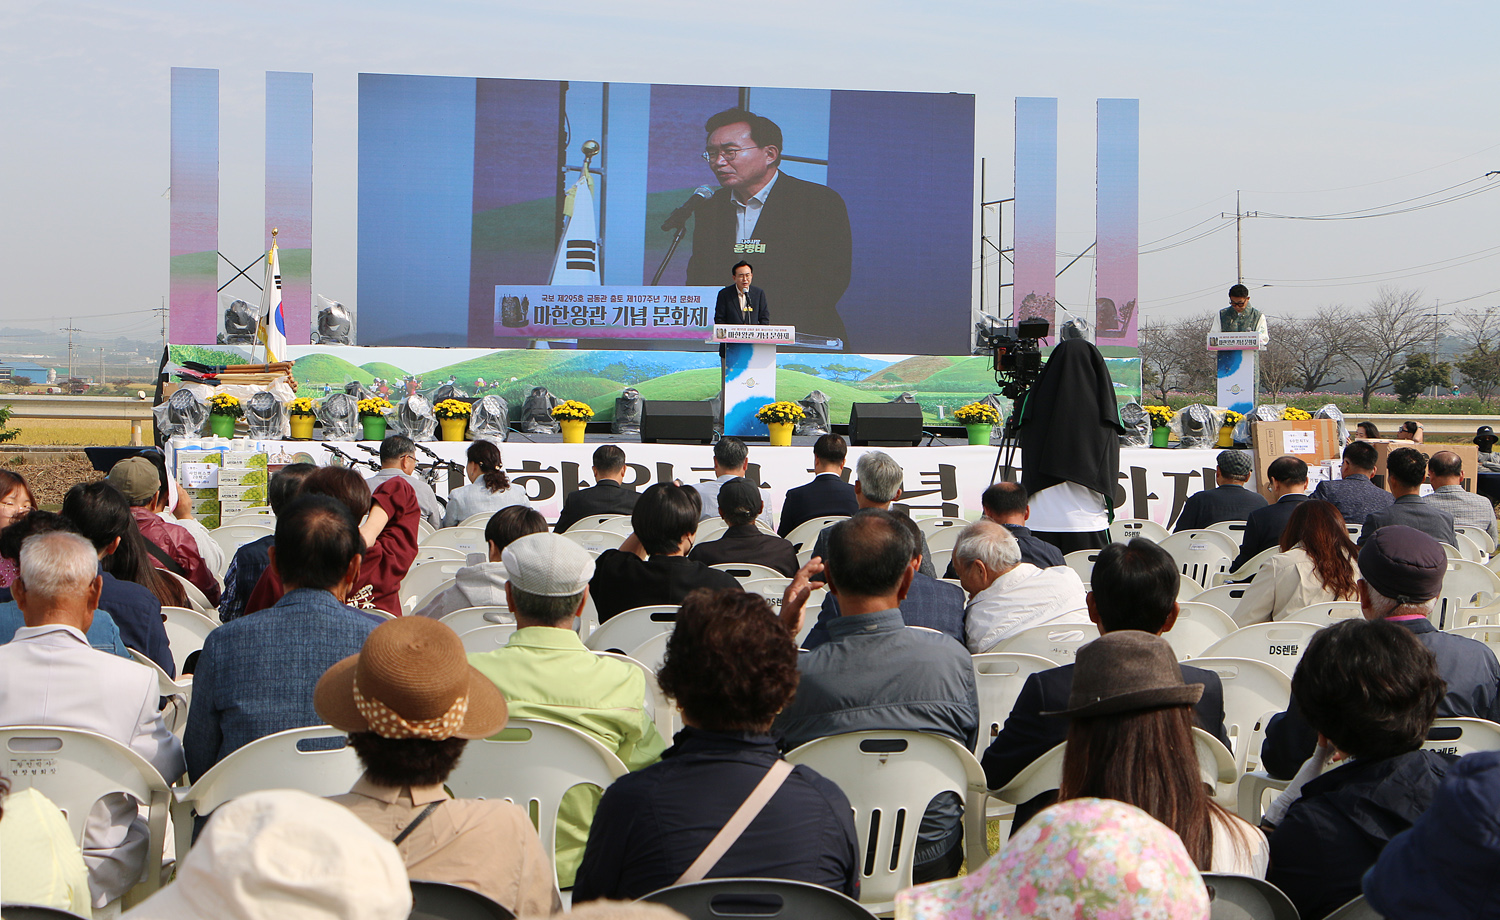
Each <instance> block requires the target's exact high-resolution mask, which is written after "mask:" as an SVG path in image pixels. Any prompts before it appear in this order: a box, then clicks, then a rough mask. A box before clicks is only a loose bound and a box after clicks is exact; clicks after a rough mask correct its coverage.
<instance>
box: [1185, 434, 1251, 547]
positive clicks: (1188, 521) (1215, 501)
mask: <svg viewBox="0 0 1500 920" xmlns="http://www.w3.org/2000/svg"><path fill="white" fill-rule="evenodd" d="M1217 467H1218V468H1217V469H1216V470H1214V488H1212V489H1204V490H1202V491H1201V492H1194V493H1193V494H1192V495H1189V496H1188V499H1187V501H1186V502H1183V504H1182V513H1181V514H1179V515H1177V523H1176V525H1174V526H1173V528H1172V529H1173V530H1174V531H1180V530H1200V529H1202V528H1204V527H1207V526H1208V525H1210V524H1217V523H1219V522H1220V521H1243V520H1244V519H1245V518H1247V517H1249V516H1250V512H1252V511H1254V510H1256V509H1257V508H1264V507H1265V506H1266V500H1265V499H1264V498H1261V497H1260V493H1258V492H1256V491H1255V490H1253V489H1250V488H1247V486H1248V485H1249V483H1250V474H1251V473H1252V472H1253V471H1254V467H1252V466H1251V464H1250V455H1249V454H1247V453H1245V452H1244V451H1242V450H1221V451H1219V457H1218V463H1217Z"/></svg>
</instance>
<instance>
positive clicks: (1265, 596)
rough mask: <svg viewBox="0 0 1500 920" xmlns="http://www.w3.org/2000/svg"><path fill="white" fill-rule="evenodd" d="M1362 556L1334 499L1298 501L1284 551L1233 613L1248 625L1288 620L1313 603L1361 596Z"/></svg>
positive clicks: (1269, 561) (1272, 560)
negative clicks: (1357, 585)
mask: <svg viewBox="0 0 1500 920" xmlns="http://www.w3.org/2000/svg"><path fill="white" fill-rule="evenodd" d="M1358 559H1359V550H1358V549H1357V548H1356V547H1355V545H1354V541H1353V540H1351V539H1350V538H1349V530H1348V528H1346V527H1345V526H1344V516H1343V515H1342V514H1340V513H1339V509H1338V508H1336V507H1335V506H1334V505H1333V504H1332V503H1331V502H1324V501H1306V502H1299V503H1298V505H1297V510H1296V511H1293V512H1292V516H1291V519H1290V520H1288V521H1287V524H1286V529H1285V530H1283V531H1282V532H1281V552H1279V553H1277V554H1275V555H1273V556H1271V558H1269V559H1267V560H1266V561H1265V563H1264V564H1263V565H1262V566H1261V567H1260V571H1258V572H1256V573H1255V580H1254V581H1252V582H1251V583H1250V587H1249V588H1248V589H1247V590H1246V591H1245V595H1244V597H1242V598H1240V603H1239V606H1238V607H1236V608H1235V609H1234V610H1232V611H1230V615H1231V616H1233V617H1234V621H1235V622H1236V623H1238V624H1239V625H1241V626H1249V625H1250V624H1251V623H1265V622H1269V621H1271V620H1285V619H1287V617H1288V616H1290V615H1291V614H1293V613H1295V612H1296V611H1298V610H1301V609H1302V608H1303V607H1306V606H1308V605H1309V604H1326V603H1331V602H1333V601H1353V600H1358V599H1359V594H1358V592H1357V589H1356V588H1355V577H1356V576H1355V571H1356V567H1357V564H1358Z"/></svg>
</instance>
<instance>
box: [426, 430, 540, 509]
mask: <svg viewBox="0 0 1500 920" xmlns="http://www.w3.org/2000/svg"><path fill="white" fill-rule="evenodd" d="M468 458H469V462H468V463H467V464H466V465H465V466H464V473H465V475H467V476H468V477H469V484H468V485H466V486H460V487H459V488H457V489H454V490H453V491H452V492H449V493H448V511H447V513H445V514H444V515H443V526H444V527H454V526H456V525H458V524H462V523H463V522H464V521H466V520H468V519H469V518H470V517H471V516H473V515H476V514H482V513H484V512H486V511H499V510H501V509H503V508H510V507H512V506H514V505H521V506H524V507H527V508H530V507H531V499H530V498H527V497H526V487H525V486H520V485H516V484H515V483H513V482H511V481H510V477H509V476H507V475H505V463H504V462H503V461H502V460H501V459H500V448H498V447H496V446H495V445H494V444H493V443H492V442H490V441H471V442H469V452H468Z"/></svg>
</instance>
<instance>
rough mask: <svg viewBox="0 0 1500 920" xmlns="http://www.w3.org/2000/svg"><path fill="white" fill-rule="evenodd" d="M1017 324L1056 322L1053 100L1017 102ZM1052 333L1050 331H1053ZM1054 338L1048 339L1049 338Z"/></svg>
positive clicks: (1054, 100)
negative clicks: (1024, 320) (1039, 321)
mask: <svg viewBox="0 0 1500 920" xmlns="http://www.w3.org/2000/svg"><path fill="white" fill-rule="evenodd" d="M1014 232H1015V259H1016V268H1015V287H1014V288H1013V289H1012V294H1013V295H1014V297H1015V300H1014V310H1015V317H1016V322H1020V321H1021V320H1023V319H1028V318H1032V317H1038V318H1041V319H1045V320H1046V321H1047V322H1049V323H1053V324H1054V325H1055V324H1056V321H1057V320H1056V317H1054V316H1053V314H1054V313H1055V312H1056V305H1057V299H1056V294H1057V100H1056V99H1055V98H1040V97H1028V96H1018V97H1017V98H1016V222H1015V230H1014ZM1055 331H1056V330H1055V329H1054V332H1055ZM1051 338H1052V337H1051V336H1049V339H1051Z"/></svg>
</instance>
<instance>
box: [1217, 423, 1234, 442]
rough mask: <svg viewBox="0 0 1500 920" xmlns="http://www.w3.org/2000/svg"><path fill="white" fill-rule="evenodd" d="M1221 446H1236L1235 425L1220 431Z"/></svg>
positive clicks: (1227, 426) (1226, 426)
mask: <svg viewBox="0 0 1500 920" xmlns="http://www.w3.org/2000/svg"><path fill="white" fill-rule="evenodd" d="M1219 446H1220V447H1233V446H1234V426H1233V425H1225V426H1224V427H1223V428H1220V429H1219Z"/></svg>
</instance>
